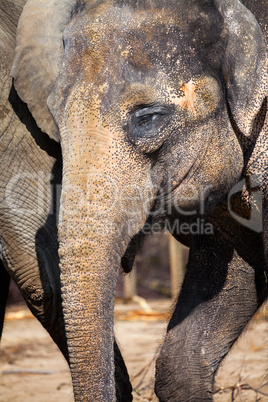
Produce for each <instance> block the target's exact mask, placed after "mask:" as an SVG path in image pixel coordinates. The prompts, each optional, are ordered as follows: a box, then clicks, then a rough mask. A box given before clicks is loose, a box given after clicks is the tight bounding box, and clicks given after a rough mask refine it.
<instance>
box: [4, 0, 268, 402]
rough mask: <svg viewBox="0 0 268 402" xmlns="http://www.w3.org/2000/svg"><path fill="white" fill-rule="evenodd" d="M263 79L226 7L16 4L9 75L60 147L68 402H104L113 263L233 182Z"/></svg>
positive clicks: (252, 45) (199, 2) (248, 40)
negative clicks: (150, 232)
mask: <svg viewBox="0 0 268 402" xmlns="http://www.w3.org/2000/svg"><path fill="white" fill-rule="evenodd" d="M32 32H34V34H33V33H32ZM62 39H63V40H62ZM266 71H267V67H266V57H265V45H264V42H263V39H262V34H261V31H260V28H259V26H258V24H257V22H256V20H255V19H254V17H253V15H252V14H251V13H250V12H249V11H248V10H247V9H246V8H245V7H244V6H242V4H241V3H240V2H239V1H236V0H221V1H220V0H187V1H186V0H181V1H173V0H165V1H158V0H153V1H151V0H148V1H147V0H144V1H138V0H114V1H95V0H93V1H86V0H85V1H78V0H77V1H76V0H67V1H66V0H65V1H62V2H58V1H56V0H46V1H45V0H41V1H40V0H28V2H27V4H26V6H25V8H24V11H23V13H22V16H21V19H20V22H19V26H18V33H17V44H16V51H15V58H14V63H13V68H12V75H13V77H14V85H15V88H16V90H17V92H18V95H19V96H20V98H21V99H22V100H23V101H24V102H26V103H27V104H28V107H29V110H30V111H31V113H32V115H33V117H34V118H35V120H36V123H37V125H38V126H39V127H40V128H41V129H42V131H44V132H45V133H47V134H48V135H49V136H50V137H51V138H53V139H55V140H56V141H60V143H61V147H62V157H63V184H62V195H61V203H60V216H59V227H58V236H59V244H60V246H59V256H60V269H61V284H62V303H63V310H64V319H65V325H66V334H67V340H68V349H69V356H70V366H71V371H72V378H73V385H74V393H75V397H76V400H91V401H93V400H94V401H111V400H114V398H115V384H114V362H113V305H114V296H115V287H116V280H117V274H118V271H119V268H120V265H121V263H122V265H123V268H125V270H129V269H130V265H131V261H130V260H131V258H132V251H133V250H134V251H135V245H136V244H138V243H139V241H138V240H137V239H139V236H141V237H142V236H143V233H145V228H147V227H150V228H151V227H152V225H154V224H155V223H158V224H159V225H160V226H164V224H165V222H166V221H168V222H171V221H173V220H174V219H176V218H180V219H181V222H183V221H184V220H188V218H189V216H192V213H193V212H195V213H196V212H197V213H198V212H199V211H200V206H201V204H202V202H203V201H204V200H206V208H207V209H210V208H212V206H213V205H216V204H217V203H218V202H219V201H220V200H221V198H222V197H223V196H224V195H225V194H226V193H227V192H228V190H229V189H230V188H231V187H232V186H233V185H234V184H235V183H236V182H237V180H238V179H239V177H240V175H241V172H242V169H243V164H244V160H243V143H242V142H241V138H240V137H239V136H238V135H237V130H239V132H242V134H243V135H242V138H247V137H250V136H251V129H252V125H253V121H254V118H255V116H256V114H257V113H258V111H259V109H260V107H261V105H262V102H263V99H264V97H265V95H266V89H267V87H266V85H267V82H266ZM202 208H203V207H202ZM206 208H204V211H203V212H204V213H206Z"/></svg>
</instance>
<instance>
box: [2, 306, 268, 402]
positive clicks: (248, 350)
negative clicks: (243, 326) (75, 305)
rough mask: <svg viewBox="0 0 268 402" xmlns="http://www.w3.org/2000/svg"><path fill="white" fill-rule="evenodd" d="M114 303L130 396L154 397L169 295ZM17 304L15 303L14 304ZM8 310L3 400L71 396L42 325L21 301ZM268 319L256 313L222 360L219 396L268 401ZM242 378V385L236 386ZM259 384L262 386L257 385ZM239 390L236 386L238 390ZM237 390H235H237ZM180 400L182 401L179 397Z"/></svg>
mask: <svg viewBox="0 0 268 402" xmlns="http://www.w3.org/2000/svg"><path fill="white" fill-rule="evenodd" d="M149 304H150V306H151V307H152V309H153V310H157V313H156V314H151V313H148V314H144V313H143V312H142V311H141V310H140V306H139V305H137V304H133V303H132V304H128V305H125V304H122V303H120V304H116V328H115V331H116V336H117V339H118V341H119V344H120V347H121V350H122V354H123V356H124V358H125V361H126V364H127V367H128V370H129V373H130V377H131V381H132V384H133V387H134V392H133V394H134V401H148V400H151V401H157V398H156V396H155V395H154V393H153V375H154V373H153V370H154V359H155V357H156V355H157V351H158V350H159V347H160V345H161V342H162V339H163V335H164V333H165V328H166V321H165V313H166V312H167V311H168V309H169V307H170V303H169V302H167V301H162V302H160V301H157V302H151V303H149ZM17 310H18V308H17ZM16 314H17V317H16V316H15V315H14V307H13V309H11V310H9V312H8V315H7V322H6V325H5V329H4V335H3V339H2V343H1V348H0V401H1V402H73V394H72V387H71V378H70V373H69V369H68V366H67V364H66V362H65V360H64V359H63V357H62V356H61V354H60V352H59V351H58V350H57V347H56V346H55V345H54V343H53V342H52V340H51V339H50V337H49V336H48V334H47V333H46V331H45V330H44V329H43V328H42V327H41V325H40V324H39V323H38V322H37V320H36V319H34V318H32V317H31V316H30V314H29V313H28V312H27V310H25V307H21V308H20V309H19V310H18V311H16ZM267 338H268V319H267V316H266V317H264V316H263V315H262V316H261V317H258V318H256V319H255V320H254V321H253V322H252V324H251V325H250V326H249V328H248V329H247V331H246V334H244V335H243V336H242V337H241V338H240V340H239V342H237V344H236V345H235V347H234V348H233V350H232V352H231V353H230V354H229V356H228V358H227V359H226V360H225V361H224V363H223V364H222V367H221V368H220V370H219V372H218V375H217V378H216V384H215V389H219V388H220V387H223V388H226V389H223V390H222V391H221V392H218V393H216V394H215V395H214V400H215V401H217V402H225V401H231V400H232V399H231V392H232V390H234V397H235V400H237V401H239V400H240V401H244V402H245V401H252V402H253V401H257V400H258V401H268V396H265V395H262V394H261V393H257V392H256V391H254V389H255V390H257V389H259V391H261V392H263V393H266V394H268V385H266V386H264V384H268V375H267V374H268V373H267V368H268V355H267V351H268V342H267V340H268V339H267ZM239 384H240V386H239ZM261 386H263V387H262V388H260V387H261ZM239 391H240V392H239ZM238 392H239V394H238ZM182 402H183V401H182Z"/></svg>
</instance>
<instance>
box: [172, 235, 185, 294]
mask: <svg viewBox="0 0 268 402" xmlns="http://www.w3.org/2000/svg"><path fill="white" fill-rule="evenodd" d="M169 255H170V274H171V295H172V298H176V297H177V296H178V294H179V291H180V289H181V285H182V282H183V279H184V275H185V268H186V267H185V265H186V264H185V261H184V246H183V245H182V244H181V243H179V242H178V241H177V240H176V239H174V237H173V236H172V235H169Z"/></svg>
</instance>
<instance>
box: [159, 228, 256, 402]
mask: <svg viewBox="0 0 268 402" xmlns="http://www.w3.org/2000/svg"><path fill="white" fill-rule="evenodd" d="M257 299H258V297H257V292H256V286H255V271H254V269H253V268H252V267H251V266H250V265H249V264H247V263H246V262H245V261H244V260H243V259H242V258H241V257H240V256H239V255H238V254H237V253H236V251H234V250H233V249H232V247H231V246H230V245H229V244H227V242H225V241H224V240H223V239H221V238H220V237H219V236H216V235H214V236H213V237H209V236H203V237H201V236H200V237H198V238H196V239H195V240H194V242H193V245H192V247H191V250H190V258H189V263H188V266H187V272H186V276H185V280H184V283H183V286H182V290H181V293H180V295H179V299H178V303H177V306H176V308H175V311H174V313H173V316H172V318H171V321H170V323H169V326H168V330H167V334H166V338H165V342H164V344H163V347H162V350H161V352H160V356H159V358H158V360H157V362H156V394H157V396H158V398H159V400H160V401H184V402H186V401H194V402H196V401H210V400H212V393H213V381H214V376H215V373H216V371H217V368H218V366H219V364H220V362H221V360H222V359H223V357H224V356H225V355H226V354H227V353H228V351H229V350H230V348H231V346H232V345H233V343H234V342H235V340H236V339H237V338H238V336H239V334H240V333H241V331H242V330H243V328H244V327H245V325H246V324H247V322H248V321H249V320H250V318H251V317H252V316H253V314H254V313H255V311H256V310H257V308H258V300H257Z"/></svg>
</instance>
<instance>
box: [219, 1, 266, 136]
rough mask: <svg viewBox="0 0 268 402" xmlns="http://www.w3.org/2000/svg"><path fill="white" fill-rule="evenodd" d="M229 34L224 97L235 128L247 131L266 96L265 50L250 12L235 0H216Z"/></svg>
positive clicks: (224, 72)
mask: <svg viewBox="0 0 268 402" xmlns="http://www.w3.org/2000/svg"><path fill="white" fill-rule="evenodd" d="M215 4H216V6H217V7H218V10H219V12H220V13H221V15H222V17H223V19H224V24H225V27H226V31H227V35H228V43H227V48H226V52H225V57H224V61H223V75H224V79H225V83H226V88H227V100H228V103H229V106H230V109H231V112H232V115H233V118H234V120H235V123H236V124H237V126H238V128H239V129H240V130H241V131H242V132H243V133H244V134H245V135H250V134H251V130H252V126H253V122H254V118H255V116H256V114H257V113H258V111H259V109H260V107H261V105H262V103H263V100H264V98H265V97H266V96H267V92H268V90H267V88H268V85H267V84H268V82H267V50H266V45H265V41H264V37H263V34H262V31H261V28H260V26H259V24H258V22H257V21H256V19H255V17H254V16H253V14H252V13H251V12H250V11H249V10H248V9H247V8H246V7H245V6H243V5H242V4H241V3H240V1H238V0H215Z"/></svg>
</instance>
